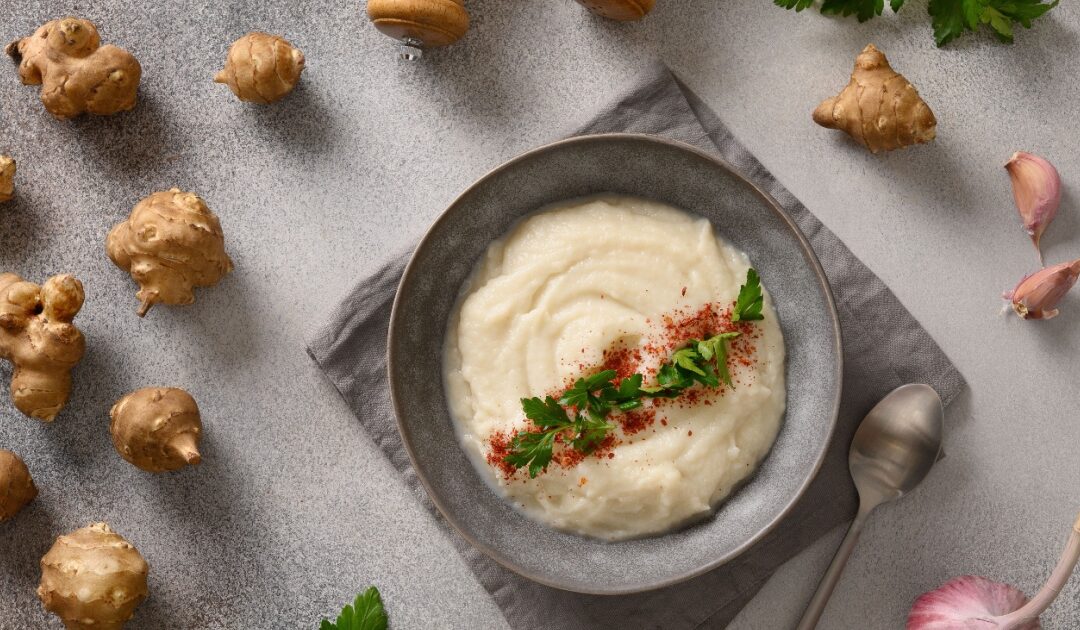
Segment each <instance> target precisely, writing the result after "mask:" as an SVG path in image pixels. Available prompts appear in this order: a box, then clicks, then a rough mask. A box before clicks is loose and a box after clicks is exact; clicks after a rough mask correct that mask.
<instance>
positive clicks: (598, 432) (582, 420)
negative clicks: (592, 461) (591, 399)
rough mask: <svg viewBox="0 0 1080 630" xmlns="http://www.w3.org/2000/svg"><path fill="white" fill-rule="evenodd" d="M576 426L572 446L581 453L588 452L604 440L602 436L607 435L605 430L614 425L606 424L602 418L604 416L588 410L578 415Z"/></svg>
mask: <svg viewBox="0 0 1080 630" xmlns="http://www.w3.org/2000/svg"><path fill="white" fill-rule="evenodd" d="M576 428H577V431H578V433H577V436H576V437H575V438H574V441H573V443H572V446H573V447H574V449H576V450H579V451H581V452H582V453H589V452H592V450H593V449H595V448H596V447H597V446H599V445H600V442H603V441H604V436H606V435H607V432H608V431H610V430H612V429H614V428H615V427H614V426H613V425H611V424H608V423H607V421H606V420H604V416H602V415H600V414H597V413H594V412H592V411H590V412H588V413H586V414H584V415H579V416H578V421H577V426H576Z"/></svg>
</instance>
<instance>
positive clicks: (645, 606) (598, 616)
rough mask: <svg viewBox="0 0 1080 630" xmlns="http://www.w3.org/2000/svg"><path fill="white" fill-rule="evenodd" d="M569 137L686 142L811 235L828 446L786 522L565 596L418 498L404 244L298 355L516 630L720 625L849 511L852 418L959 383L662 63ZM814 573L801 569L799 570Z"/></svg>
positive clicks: (882, 289) (953, 389)
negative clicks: (400, 346)
mask: <svg viewBox="0 0 1080 630" xmlns="http://www.w3.org/2000/svg"><path fill="white" fill-rule="evenodd" d="M620 94H621V95H620V96H619V97H618V98H617V99H616V100H615V101H614V102H612V103H611V104H610V105H609V106H608V107H606V108H605V109H603V110H602V111H601V112H599V113H598V114H597V115H596V116H595V118H594V119H593V120H592V122H590V123H589V124H587V125H585V127H583V128H582V129H580V130H579V131H578V133H580V134H587V133H604V132H639V133H649V134H656V135H662V136H667V137H669V138H674V139H676V140H681V141H683V142H687V143H689V144H692V145H694V146H697V147H699V148H701V149H704V150H706V151H708V152H710V153H713V154H715V155H719V156H720V157H722V158H723V159H725V160H727V162H729V163H730V164H731V165H733V166H734V167H735V168H736V169H738V170H740V171H741V172H742V173H744V174H745V175H747V176H748V177H749V178H750V179H751V180H753V181H754V182H755V183H756V184H757V185H758V186H760V187H761V188H762V189H763V190H765V191H767V192H768V193H769V194H771V195H772V196H773V197H774V198H775V199H776V200H777V201H779V202H780V204H781V205H782V206H784V207H785V208H786V209H787V211H788V212H789V213H790V214H791V216H792V217H794V219H795V222H796V223H798V224H799V227H800V228H801V229H802V231H803V232H804V233H805V234H806V236H807V238H809V240H810V243H811V245H812V246H813V248H814V251H816V252H817V255H818V257H819V258H820V259H821V264H822V265H823V266H824V268H825V273H826V275H828V277H829V282H830V284H831V285H832V289H833V293H834V295H835V297H836V303H837V308H838V309H839V311H840V322H841V325H842V328H843V336H844V363H845V374H844V383H843V387H844V392H843V399H842V401H841V406H840V417H839V424H838V426H837V430H836V435H835V438H834V440H833V444H832V446H831V447H830V450H829V453H828V455H827V457H826V461H825V464H824V466H823V467H822V469H821V472H820V473H819V474H818V476H817V478H816V479H815V481H814V482H813V484H812V485H811V486H810V488H809V489H808V490H807V492H806V494H805V495H804V496H803V497H802V499H801V500H800V501H799V503H798V505H797V506H796V507H795V509H794V510H793V511H792V512H791V514H790V515H789V516H788V518H787V519H786V520H785V521H784V522H783V523H782V524H781V525H780V526H779V527H777V528H776V529H775V530H774V531H773V532H772V533H771V534H769V535H768V536H767V537H766V538H764V539H763V540H761V541H760V542H759V543H758V544H757V545H755V546H754V547H753V548H751V549H749V550H748V551H747V552H745V553H744V554H742V555H741V556H740V557H738V558H737V559H736V560H734V561H732V562H730V563H728V564H727V565H725V566H723V567H721V568H719V569H717V570H715V571H713V572H711V573H708V574H706V575H703V576H701V577H698V578H695V579H693V580H690V581H688V582H684V583H682V584H678V585H675V586H671V587H668V588H663V589H659V590H655V591H650V592H647V593H640V594H635V595H628V596H615V597H609V596H593V595H580V594H576V593H568V592H564V591H560V590H557V589H552V588H549V587H546V586H541V585H540V584H537V583H535V582H532V581H530V580H527V579H525V578H523V577H520V576H518V575H516V574H514V573H512V572H510V571H508V570H507V569H504V568H503V567H501V566H500V565H498V564H497V563H495V562H494V561H492V560H489V559H488V558H487V557H486V556H484V555H483V554H481V553H480V552H478V551H477V550H475V549H474V548H472V547H471V546H470V545H469V544H468V543H467V542H465V540H463V539H462V538H461V537H460V536H458V535H457V534H456V532H453V531H452V530H450V529H449V526H447V525H446V523H445V521H443V520H442V518H441V517H439V515H438V513H437V512H436V510H435V508H434V506H433V505H432V503H431V501H430V500H429V499H428V497H427V495H426V494H425V492H424V490H423V488H422V486H421V484H420V483H419V480H418V479H417V478H416V473H415V472H414V471H413V469H412V466H411V465H410V463H409V457H408V455H407V454H406V453H405V449H404V448H403V446H402V444H401V438H400V436H399V435H398V432H397V426H396V423H395V421H394V414H393V411H392V409H391V406H390V395H389V389H388V383H387V376H386V359H385V355H386V331H387V326H388V322H389V318H390V307H391V304H392V303H393V299H394V292H395V291H396V290H397V285H398V280H399V279H400V277H401V274H402V271H403V269H404V266H405V263H406V262H407V260H408V253H403V254H402V255H400V256H398V257H396V258H394V259H392V260H390V261H389V262H388V263H387V264H386V265H385V266H384V267H383V268H381V269H380V270H378V271H377V272H375V273H374V274H373V275H371V276H370V277H366V278H362V279H361V280H360V281H359V282H358V283H357V285H356V287H355V288H354V289H353V290H352V292H351V293H350V294H349V295H348V297H346V298H345V300H344V301H343V302H342V303H341V304H340V305H339V306H338V307H337V309H336V310H335V311H334V312H333V313H332V314H331V316H330V319H329V321H328V322H327V323H326V324H325V325H324V326H323V327H322V328H321V329H319V330H317V331H316V332H315V333H314V334H313V335H312V337H311V339H310V342H309V344H308V352H309V354H310V355H311V357H312V358H313V359H314V360H315V361H316V362H317V363H318V365H319V367H320V368H321V369H322V370H323V371H324V372H325V374H326V376H327V377H328V378H329V379H330V381H331V382H332V383H333V384H334V385H335V386H336V387H337V389H338V391H340V392H341V395H342V396H343V397H344V398H345V401H346V402H347V403H348V405H349V406H350V407H351V408H352V410H353V411H354V412H355V413H356V416H357V418H358V419H359V420H360V422H361V424H363V425H364V427H365V428H366V429H367V430H368V431H369V432H370V433H371V435H372V437H373V438H374V439H375V442H376V443H377V444H378V445H379V447H380V448H382V450H383V451H384V452H385V453H386V456H387V457H389V458H390V461H391V462H392V463H393V465H394V466H395V467H396V468H397V470H398V471H400V472H401V474H402V475H403V476H404V477H405V480H406V482H407V483H408V484H409V486H410V487H411V488H412V489H413V491H414V492H416V494H417V496H418V497H419V498H420V501H421V502H422V503H423V504H424V505H426V506H427V507H428V509H430V510H431V511H432V512H433V513H435V515H436V518H437V520H438V521H439V522H440V523H441V524H442V525H443V526H444V527H447V530H448V534H449V537H450V538H451V540H453V541H454V544H455V545H456V546H457V549H458V551H459V552H460V553H461V555H462V556H463V557H464V558H465V561H466V562H467V563H468V565H469V566H470V567H471V568H472V570H473V571H474V572H475V573H476V576H477V578H479V580H480V582H481V583H482V584H483V585H484V587H485V588H486V589H487V590H488V591H489V592H490V593H491V595H492V597H493V598H494V599H495V602H496V603H497V604H498V605H499V607H500V608H501V609H502V611H503V614H504V615H505V616H506V619H507V621H509V623H510V625H511V626H512V627H514V628H522V629H529V630H535V629H540V628H575V629H576V628H583V629H584V628H619V629H620V630H626V629H630V628H665V629H675V630H678V629H683V628H685V629H689V628H701V627H708V628H721V627H723V626H725V625H727V624H728V623H729V622H730V621H731V620H732V619H733V618H734V617H735V615H736V614H737V613H738V611H739V610H740V609H741V608H742V607H743V606H744V605H745V604H746V602H747V601H749V600H750V598H751V597H753V596H754V594H755V593H756V592H757V591H758V590H759V589H760V588H761V586H762V584H764V582H765V580H767V579H768V577H769V576H770V575H771V574H772V572H773V571H774V570H775V569H776V568H777V567H778V566H780V565H781V564H783V563H784V562H785V561H787V560H788V559H789V558H791V557H792V556H794V555H795V554H797V553H798V552H799V551H801V550H802V549H804V548H805V547H807V546H808V545H810V544H811V543H812V542H814V541H815V540H817V539H818V538H819V537H821V536H822V535H823V534H825V533H826V532H828V531H829V530H831V529H832V528H833V527H835V526H836V525H838V524H840V523H842V522H844V521H846V520H849V519H850V518H851V517H852V516H853V515H854V513H855V501H856V497H855V490H854V487H853V485H852V483H851V480H850V478H849V477H848V472H847V457H846V453H847V447H848V444H849V443H850V441H851V436H852V434H853V433H854V431H855V428H856V426H857V425H858V422H859V420H860V419H861V418H862V416H863V415H864V414H865V413H866V412H867V411H868V410H869V409H870V407H872V406H873V405H874V404H875V403H876V402H877V401H878V400H879V399H880V398H881V397H882V396H884V395H885V394H887V393H888V392H889V391H891V390H892V389H893V388H895V387H897V386H899V385H902V384H904V383H908V382H922V383H928V384H930V385H932V386H933V387H934V388H935V389H936V390H937V391H938V393H939V394H941V398H942V400H943V401H944V402H945V404H946V405H948V404H949V403H950V402H951V401H952V400H953V399H954V398H955V397H956V396H957V394H959V393H960V392H961V391H962V390H963V389H964V387H965V383H964V379H963V377H962V376H961V375H960V373H959V372H958V371H957V370H956V368H955V367H954V366H953V365H952V363H950V361H949V359H948V358H947V357H946V356H945V354H944V353H943V352H942V351H941V349H940V348H939V347H938V346H937V344H936V343H935V342H934V340H933V339H931V338H930V335H929V334H927V332H926V331H925V330H923V328H922V327H921V326H919V323H918V322H916V321H915V319H914V318H912V316H911V314H910V313H908V311H907V310H906V309H905V308H904V307H903V305H901V304H900V302H899V301H898V300H897V299H896V296H894V295H893V294H892V292H891V291H889V289H888V288H887V287H886V286H885V285H884V284H882V282H881V280H879V279H878V278H877V276H875V275H874V274H873V273H872V272H871V271H870V270H869V269H867V268H866V266H865V265H863V264H862V262H860V261H859V259H857V258H856V257H855V256H854V255H853V254H852V253H851V252H850V251H849V250H848V249H847V247H845V246H844V244H843V243H841V242H840V240H839V239H837V238H836V236H835V235H834V234H833V233H832V232H830V231H829V230H828V229H827V228H825V227H824V226H823V225H822V224H821V222H819V221H818V220H817V218H816V217H814V215H812V214H810V211H809V210H807V209H806V207H805V206H803V205H802V204H801V203H800V202H799V201H798V200H797V199H795V198H794V197H793V196H792V195H791V193H789V192H788V191H787V190H784V188H783V187H782V186H781V185H780V184H779V183H778V182H777V181H776V179H775V178H774V177H773V176H772V175H771V174H770V173H769V172H768V171H766V170H765V168H764V167H763V166H762V165H761V163H760V162H758V161H757V160H756V159H755V158H754V156H752V155H750V153H748V152H747V150H746V149H745V148H743V146H742V145H740V144H739V142H738V141H737V140H736V139H735V138H734V137H733V136H732V135H731V133H730V132H729V131H728V130H727V129H726V128H725V127H724V126H723V124H721V122H720V120H719V119H718V118H717V117H716V114H715V113H713V112H712V111H711V110H710V109H709V108H708V107H707V106H706V105H705V104H704V103H703V102H702V101H701V99H699V98H698V97H697V96H696V95H695V94H693V93H692V92H691V91H690V90H689V89H687V88H686V86H685V85H683V84H682V83H680V82H679V80H678V79H677V78H675V76H673V75H672V73H671V72H670V71H669V70H668V69H667V68H666V67H664V66H661V65H657V66H656V67H655V68H653V69H652V70H651V71H649V72H648V73H646V74H645V75H644V76H642V77H640V80H638V81H636V82H635V83H634V84H633V85H631V86H629V87H628V88H627V89H626V90H625V91H623V92H620ZM808 579H813V578H808Z"/></svg>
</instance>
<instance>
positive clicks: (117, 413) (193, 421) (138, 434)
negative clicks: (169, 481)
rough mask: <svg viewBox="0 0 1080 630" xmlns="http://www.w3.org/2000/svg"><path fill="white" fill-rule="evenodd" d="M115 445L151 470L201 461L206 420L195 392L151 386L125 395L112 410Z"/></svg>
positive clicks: (164, 469) (129, 460) (163, 469)
mask: <svg viewBox="0 0 1080 630" xmlns="http://www.w3.org/2000/svg"><path fill="white" fill-rule="evenodd" d="M109 417H110V418H111V419H112V421H111V422H110V424H109V430H110V432H111V433H112V440H113V446H115V447H116V451H117V452H118V453H120V456H121V457H123V458H124V459H126V460H127V461H128V462H130V463H131V464H133V465H135V466H137V467H138V468H141V469H143V470H146V471H148V472H153V473H160V472H165V471H169V470H177V469H180V468H183V467H184V466H187V465H188V464H198V463H199V462H200V461H201V460H202V458H201V456H200V455H199V440H200V439H201V438H202V422H201V420H200V419H199V407H198V405H196V404H195V399H194V398H192V397H191V394H189V393H187V392H185V391H184V390H182V389H179V388H176V387H147V388H144V389H140V390H138V391H134V392H132V393H130V394H128V395H127V396H124V397H123V398H121V399H120V400H119V401H118V402H117V403H116V404H115V405H113V408H112V411H110V412H109Z"/></svg>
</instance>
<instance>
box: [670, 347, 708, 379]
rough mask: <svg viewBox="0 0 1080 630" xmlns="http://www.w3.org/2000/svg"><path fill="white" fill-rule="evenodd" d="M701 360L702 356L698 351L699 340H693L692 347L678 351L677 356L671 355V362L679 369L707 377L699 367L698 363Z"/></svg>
mask: <svg viewBox="0 0 1080 630" xmlns="http://www.w3.org/2000/svg"><path fill="white" fill-rule="evenodd" d="M700 360H701V355H700V354H698V351H697V340H696V339H691V340H690V345H689V346H687V347H685V348H683V349H682V350H678V351H676V352H675V354H673V355H671V362H672V363H674V364H675V365H677V366H678V367H680V368H682V369H684V370H686V371H687V372H691V373H693V374H697V375H698V376H705V370H703V369H702V368H701V366H700V365H698V361H700Z"/></svg>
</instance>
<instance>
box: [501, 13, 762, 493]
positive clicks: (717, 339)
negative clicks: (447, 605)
mask: <svg viewBox="0 0 1080 630" xmlns="http://www.w3.org/2000/svg"><path fill="white" fill-rule="evenodd" d="M778 1H779V0H778ZM762 305H763V297H762V293H761V279H760V278H759V277H758V273H757V271H756V270H754V269H753V268H751V269H749V270H748V271H747V272H746V284H744V285H742V286H741V287H740V288H739V297H738V299H736V301H735V307H734V308H733V309H732V314H731V321H732V322H739V321H754V320H759V319H763V315H762V314H761V308H762ZM739 334H740V333H739V332H738V331H729V332H723V333H720V334H718V335H714V336H712V337H709V338H708V339H704V340H700V341H699V340H697V339H691V340H689V341H688V342H687V344H686V346H684V347H683V348H680V349H679V350H676V351H675V352H674V353H673V354H672V355H671V360H670V361H668V362H666V363H664V364H662V365H661V366H660V368H659V370H657V373H656V386H655V387H645V386H643V384H642V383H643V381H644V377H643V376H642V375H641V374H632V375H630V376H627V377H626V378H624V379H622V380H620V381H618V384H616V382H615V381H616V378H617V376H618V372H616V371H615V370H603V371H601V372H597V373H596V374H593V375H591V376H585V377H582V378H579V379H577V380H576V381H574V384H573V385H572V386H570V387H568V388H567V389H566V391H564V392H563V393H562V395H561V396H559V399H558V400H555V398H554V397H552V396H546V397H545V398H543V399H541V398H539V397H533V398H522V399H521V408H522V410H523V411H524V412H525V417H526V418H528V419H529V420H530V421H532V423H533V425H535V426H536V428H537V429H539V431H521V432H519V433H518V434H517V435H515V436H514V437H513V439H511V440H510V453H509V454H508V455H506V456H505V457H503V461H504V462H506V463H508V464H510V465H511V466H513V467H514V468H528V469H529V477H536V475H538V474H540V473H541V472H542V471H543V470H544V469H545V468H547V466H548V464H550V463H551V459H552V457H553V456H554V448H555V442H556V438H559V437H560V436H562V437H561V441H562V443H563V444H568V445H569V447H570V448H573V449H574V450H576V451H579V452H582V453H590V452H592V451H593V450H595V449H596V448H597V447H598V446H600V444H601V443H602V442H603V441H604V438H606V437H607V434H608V432H609V431H611V430H612V429H614V428H615V427H614V425H612V424H611V423H609V422H608V421H607V417H608V415H610V414H611V412H612V411H613V410H615V409H618V410H620V411H630V410H632V409H636V408H638V407H640V406H641V405H642V404H643V399H644V398H677V397H678V396H679V395H680V394H681V393H682V392H683V391H684V390H686V389H688V388H690V387H693V386H694V385H695V384H697V383H700V384H702V385H704V386H705V387H719V386H720V384H721V383H723V384H725V385H727V386H728V387H734V385H733V384H732V382H731V373H730V371H729V370H728V366H727V353H728V348H727V342H729V341H730V340H732V339H734V338H736V337H738V336H739Z"/></svg>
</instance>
